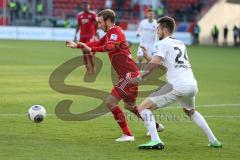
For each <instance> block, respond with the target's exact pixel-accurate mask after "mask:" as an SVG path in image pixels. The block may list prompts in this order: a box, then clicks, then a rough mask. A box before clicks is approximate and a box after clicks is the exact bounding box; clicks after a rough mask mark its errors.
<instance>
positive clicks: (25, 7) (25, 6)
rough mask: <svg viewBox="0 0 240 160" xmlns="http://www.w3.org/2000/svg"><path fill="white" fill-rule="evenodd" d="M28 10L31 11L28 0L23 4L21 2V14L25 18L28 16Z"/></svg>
mask: <svg viewBox="0 0 240 160" xmlns="http://www.w3.org/2000/svg"><path fill="white" fill-rule="evenodd" d="M28 12H29V6H28V4H27V3H26V2H24V3H23V4H21V15H22V18H23V19H27V18H28V15H29V14H28Z"/></svg>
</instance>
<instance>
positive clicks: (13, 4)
mask: <svg viewBox="0 0 240 160" xmlns="http://www.w3.org/2000/svg"><path fill="white" fill-rule="evenodd" d="M8 8H9V13H10V22H11V23H12V22H13V21H14V20H15V18H16V15H15V12H16V8H17V5H16V2H15V1H13V0H10V1H9V2H8Z"/></svg>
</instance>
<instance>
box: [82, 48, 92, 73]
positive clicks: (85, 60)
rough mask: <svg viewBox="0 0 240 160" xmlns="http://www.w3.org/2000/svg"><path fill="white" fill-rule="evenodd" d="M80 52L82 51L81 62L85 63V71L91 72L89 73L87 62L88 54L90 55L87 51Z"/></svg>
mask: <svg viewBox="0 0 240 160" xmlns="http://www.w3.org/2000/svg"><path fill="white" fill-rule="evenodd" d="M82 52H83V64H84V65H85V68H86V73H87V74H91V73H90V65H89V62H88V56H89V55H90V52H87V51H82Z"/></svg>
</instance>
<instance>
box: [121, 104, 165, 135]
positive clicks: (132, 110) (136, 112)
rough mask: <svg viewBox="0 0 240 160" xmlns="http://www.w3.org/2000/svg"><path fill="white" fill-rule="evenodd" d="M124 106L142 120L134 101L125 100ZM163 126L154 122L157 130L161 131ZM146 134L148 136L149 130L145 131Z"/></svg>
mask: <svg viewBox="0 0 240 160" xmlns="http://www.w3.org/2000/svg"><path fill="white" fill-rule="evenodd" d="M124 108H125V109H127V110H129V111H130V112H132V113H133V114H134V115H135V116H137V117H138V118H140V119H141V120H143V118H142V117H141V115H140V114H139V112H138V108H137V106H136V103H135V102H125V103H124ZM164 128H165V127H164V126H163V125H162V124H161V123H158V122H156V129H157V131H158V132H162V131H163V130H164ZM146 135H147V136H150V132H147V134H146Z"/></svg>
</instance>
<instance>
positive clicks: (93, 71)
mask: <svg viewBox="0 0 240 160" xmlns="http://www.w3.org/2000/svg"><path fill="white" fill-rule="evenodd" d="M94 55H95V53H91V54H89V55H88V60H89V65H90V72H91V74H96V68H95V64H94V58H95V56H94Z"/></svg>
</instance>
